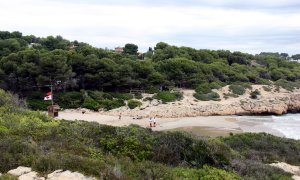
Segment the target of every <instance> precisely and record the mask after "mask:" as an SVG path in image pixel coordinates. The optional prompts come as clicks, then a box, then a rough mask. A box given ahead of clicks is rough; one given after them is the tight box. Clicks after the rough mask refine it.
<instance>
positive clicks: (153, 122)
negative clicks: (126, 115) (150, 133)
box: [119, 112, 156, 128]
mask: <svg viewBox="0 0 300 180" xmlns="http://www.w3.org/2000/svg"><path fill="white" fill-rule="evenodd" d="M121 118H122V112H120V113H119V120H121ZM133 119H142V116H137V117H136V118H135V117H134V118H133ZM149 123H150V128H152V127H156V116H154V117H152V116H151V117H150V118H149Z"/></svg>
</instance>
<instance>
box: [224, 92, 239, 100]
mask: <svg viewBox="0 0 300 180" xmlns="http://www.w3.org/2000/svg"><path fill="white" fill-rule="evenodd" d="M223 95H224V98H225V99H228V98H230V97H233V98H237V97H239V95H237V94H233V93H224V94H223Z"/></svg>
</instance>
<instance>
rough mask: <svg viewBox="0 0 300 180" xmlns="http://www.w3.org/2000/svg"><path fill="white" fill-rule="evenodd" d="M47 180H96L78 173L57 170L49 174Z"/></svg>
mask: <svg viewBox="0 0 300 180" xmlns="http://www.w3.org/2000/svg"><path fill="white" fill-rule="evenodd" d="M47 180H96V179H95V178H91V177H86V176H84V175H83V174H81V173H78V172H71V171H63V170H56V171H54V172H53V173H51V174H48V178H47Z"/></svg>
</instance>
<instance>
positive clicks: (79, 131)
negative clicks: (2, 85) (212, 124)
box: [0, 90, 300, 180]
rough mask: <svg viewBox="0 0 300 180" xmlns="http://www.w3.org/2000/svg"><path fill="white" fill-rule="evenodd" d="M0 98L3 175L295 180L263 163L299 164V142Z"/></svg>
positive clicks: (6, 95) (0, 146)
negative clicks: (197, 133)
mask: <svg viewBox="0 0 300 180" xmlns="http://www.w3.org/2000/svg"><path fill="white" fill-rule="evenodd" d="M0 94H1V96H0V102H1V105H0V136H1V138H0V161H1V163H0V172H6V171H8V170H10V169H13V168H16V167H17V166H20V165H22V166H30V167H33V169H34V170H36V171H38V172H40V173H48V172H51V171H53V170H56V169H68V170H72V171H79V172H82V173H84V174H86V175H93V176H96V177H98V178H100V177H102V178H104V179H228V180H229V179H230V180H231V179H242V178H241V177H243V178H247V179H290V178H291V175H290V174H288V173H284V172H283V171H282V170H279V169H277V168H274V167H271V166H269V165H267V164H265V163H270V162H274V161H286V162H288V163H291V164H295V165H299V164H300V155H299V152H300V151H299V150H300V143H299V141H296V140H290V139H284V138H279V137H274V136H272V135H268V134H264V133H261V134H251V133H248V134H239V135H232V136H229V137H226V138H216V139H215V138H205V137H193V136H192V135H189V134H185V133H181V132H153V131H151V129H145V128H141V127H138V126H135V125H131V126H129V127H112V126H106V125H100V124H97V123H91V122H83V121H72V122H71V121H64V120H60V121H58V120H54V119H52V118H49V117H47V116H45V115H44V114H40V113H39V112H33V111H28V110H26V109H24V107H23V106H22V103H20V102H21V101H19V100H17V99H16V98H14V97H13V96H12V95H11V94H6V93H5V92H4V91H2V90H0ZM236 173H238V174H236ZM5 176H6V175H5ZM7 177H8V176H7Z"/></svg>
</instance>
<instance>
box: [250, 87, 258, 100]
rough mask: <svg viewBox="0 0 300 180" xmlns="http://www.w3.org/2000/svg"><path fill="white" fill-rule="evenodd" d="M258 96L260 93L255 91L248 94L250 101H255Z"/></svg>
mask: <svg viewBox="0 0 300 180" xmlns="http://www.w3.org/2000/svg"><path fill="white" fill-rule="evenodd" d="M259 95H260V92H259V90H257V89H256V90H255V91H252V92H251V93H250V98H251V99H257V96H259Z"/></svg>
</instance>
